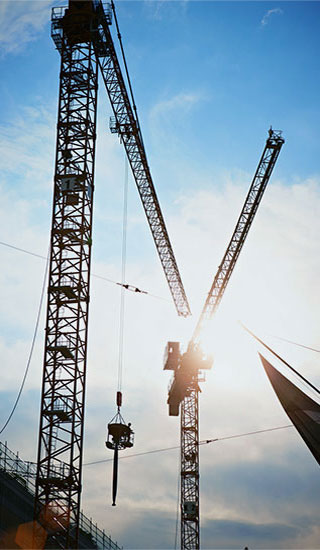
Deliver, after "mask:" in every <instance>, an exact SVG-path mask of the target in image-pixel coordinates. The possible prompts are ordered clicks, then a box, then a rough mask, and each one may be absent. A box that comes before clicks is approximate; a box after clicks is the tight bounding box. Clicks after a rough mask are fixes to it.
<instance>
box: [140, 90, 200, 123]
mask: <svg viewBox="0 0 320 550" xmlns="http://www.w3.org/2000/svg"><path fill="white" fill-rule="evenodd" d="M202 99H203V95H202V94H200V93H198V92H181V93H179V94H176V95H175V96H173V97H171V98H169V99H166V100H162V101H159V102H158V103H156V104H155V105H154V106H153V108H152V109H151V113H150V116H151V118H153V119H154V118H156V117H159V116H166V115H168V114H172V113H174V112H175V111H176V110H178V111H181V112H182V113H188V112H189V111H190V109H192V107H193V106H194V105H196V104H197V103H198V102H199V101H201V100H202Z"/></svg>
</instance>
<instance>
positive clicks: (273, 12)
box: [261, 8, 283, 27]
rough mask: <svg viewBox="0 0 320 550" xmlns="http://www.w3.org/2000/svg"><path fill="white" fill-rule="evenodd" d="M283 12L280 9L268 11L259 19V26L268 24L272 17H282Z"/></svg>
mask: <svg viewBox="0 0 320 550" xmlns="http://www.w3.org/2000/svg"><path fill="white" fill-rule="evenodd" d="M282 14H283V10H282V9H281V8H272V9H271V10H268V11H267V12H266V13H265V14H264V16H263V18H262V19H261V25H262V26H263V27H264V26H265V25H267V24H268V23H269V19H270V17H271V16H272V15H282Z"/></svg>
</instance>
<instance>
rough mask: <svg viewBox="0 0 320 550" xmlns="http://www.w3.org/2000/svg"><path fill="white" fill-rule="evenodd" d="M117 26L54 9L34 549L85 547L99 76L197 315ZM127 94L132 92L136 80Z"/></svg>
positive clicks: (179, 290)
mask: <svg viewBox="0 0 320 550" xmlns="http://www.w3.org/2000/svg"><path fill="white" fill-rule="evenodd" d="M112 9H113V11H114V6H113V5H112ZM111 22H112V11H111V7H110V5H107V6H103V4H102V2H101V0H69V3H68V7H67V8H63V7H58V8H53V11H52V27H51V34H52V38H53V41H54V43H55V45H56V47H57V49H58V51H59V53H60V56H61V69H60V90H59V106H58V123H57V145H56V161H55V175H54V195H53V212H52V228H51V251H50V264H49V286H48V302H47V317H46V329H45V349H44V363H43V381H42V393H41V408H40V425H39V443H38V458H37V476H36V495H35V522H34V525H35V528H34V535H33V536H34V539H33V543H34V545H35V546H36V544H37V540H38V539H39V540H42V541H43V538H47V542H46V547H52V548H58V547H59V548H65V549H70V548H78V531H79V513H80V496H81V474H82V449H83V430H84V405H85V388H86V361H87V341H88V310H89V300H90V295H89V284H90V265H91V248H92V246H91V245H92V207H93V194H94V161H95V143H96V121H97V93H98V71H99V70H100V72H101V74H102V77H103V81H104V84H105V88H106V91H107V93H108V96H109V99H110V103H111V106H112V110H113V114H114V118H113V121H112V125H111V130H112V131H113V132H117V133H118V134H119V136H120V138H121V141H122V143H123V145H124V147H125V150H126V153H127V157H128V160H129V163H130V166H131V169H132V173H133V177H134V179H135V182H136V185H137V188H138V191H139V194H140V197H141V200H142V204H143V207H144V210H145V213H146V216H147V219H148V223H149V226H150V229H151V232H152V235H153V238H154V241H155V244H156V248H157V251H158V253H159V256H160V260H161V263H162V266H163V269H164V272H165V276H166V278H167V281H168V284H169V287H170V291H171V294H172V297H173V300H174V303H175V305H176V309H177V311H178V314H179V315H181V316H187V315H189V313H190V309H189V305H188V302H187V298H186V295H185V291H184V288H183V285H182V282H181V277H180V274H179V270H178V267H177V264H176V260H175V257H174V253H173V250H172V247H171V244H170V240H169V237H168V233H167V230H166V226H165V222H164V219H163V216H162V213H161V209H160V205H159V201H158V199H157V195H156V192H155V189H154V185H153V181H152V177H151V173H150V169H149V165H148V161H147V156H146V152H145V148H144V144H143V140H142V134H141V129H140V125H139V120H138V117H137V114H136V108H135V105H134V103H133V95H132V93H131V98H130V96H129V94H128V92H127V88H126V85H125V80H124V78H123V75H122V73H121V69H120V63H119V60H118V58H117V54H116V50H115V47H114V43H113V40H112V36H111V32H110V25H111ZM129 88H130V92H132V90H131V85H130V81H129ZM41 544H42V543H41ZM38 547H40V546H38Z"/></svg>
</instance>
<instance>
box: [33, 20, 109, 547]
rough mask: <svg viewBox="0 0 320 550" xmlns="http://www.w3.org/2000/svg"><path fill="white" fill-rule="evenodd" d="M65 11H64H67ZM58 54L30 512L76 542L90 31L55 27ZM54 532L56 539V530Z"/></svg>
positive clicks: (88, 209)
mask: <svg viewBox="0 0 320 550" xmlns="http://www.w3.org/2000/svg"><path fill="white" fill-rule="evenodd" d="M70 17H71V16H70ZM58 19H59V10H58V11H54V15H53V39H54V40H55V42H56V44H57V46H58V48H59V50H60V53H61V72H60V97H59V111H58V126H57V152H56V166H55V185H54V204H53V221H52V232H51V258H50V272H49V288H48V309H47V321H46V340H45V356H44V370H43V386H42V400H41V418H40V430H39V450H38V467H37V478H36V508H37V509H36V515H37V517H38V521H39V522H40V523H41V524H42V526H43V527H44V528H45V529H46V531H47V533H48V535H49V537H50V535H51V534H52V535H53V537H54V538H55V539H56V544H57V543H58V544H59V546H61V547H62V548H77V528H78V525H79V513H80V505H79V502H80V493H81V466H82V443H83V421H84V392H85V377H86V351H87V330H88V306H89V281H90V257H91V228H92V199H93V178H94V157H95V139H96V111H97V87H98V86H97V69H98V67H97V63H96V59H95V54H94V50H93V44H92V42H91V40H90V37H89V36H88V37H87V41H84V40H85V38H86V37H83V38H82V40H81V43H79V42H78V41H77V32H78V31H79V29H77V28H75V29H73V31H74V32H73V33H72V27H71V26H70V28H68V19H67V18H65V19H64V25H65V27H64V31H63V32H62V29H61V28H60V29H58V28H57V27H58V26H57V20H58ZM57 532H58V533H59V532H60V534H59V535H58V537H57V538H56V533H57Z"/></svg>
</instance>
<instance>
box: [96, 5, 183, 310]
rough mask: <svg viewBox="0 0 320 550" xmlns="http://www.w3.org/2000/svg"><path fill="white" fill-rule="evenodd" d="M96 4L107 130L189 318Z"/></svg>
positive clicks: (133, 119)
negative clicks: (121, 152)
mask: <svg viewBox="0 0 320 550" xmlns="http://www.w3.org/2000/svg"><path fill="white" fill-rule="evenodd" d="M96 4H97V8H96V9H97V14H98V17H99V19H98V22H99V29H98V33H97V34H95V48H96V52H97V58H98V62H99V67H100V69H101V74H102V77H103V80H104V84H105V87H106V90H107V93H108V96H109V99H110V103H111V106H112V109H113V114H114V119H113V120H112V121H111V126H110V128H111V131H112V132H114V133H118V134H119V136H120V139H121V141H122V143H123V145H124V147H125V150H126V153H127V157H128V160H129V163H130V166H131V170H132V174H133V177H134V180H135V182H136V185H137V188H138V191H139V195H140V198H141V201H142V204H143V207H144V211H145V213H146V216H147V220H148V223H149V226H150V229H151V233H152V236H153V239H154V242H155V245H156V248H157V251H158V254H159V257H160V260H161V263H162V267H163V270H164V272H165V276H166V279H167V281H168V285H169V288H170V291H171V294H172V297H173V300H174V303H175V305H176V309H177V312H178V315H180V316H183V317H187V316H188V315H190V308H189V304H188V300H187V297H186V293H185V290H184V287H183V284H182V281H181V277H180V273H179V270H178V266H177V263H176V260H175V256H174V253H173V250H172V246H171V244H170V239H169V235H168V232H167V229H166V226H165V222H164V219H163V216H162V213H161V209H160V205H159V201H158V198H157V195H156V192H155V188H154V185H153V181H152V176H151V172H150V168H149V165H148V161H147V156H146V152H145V148H144V145H143V140H142V136H141V131H140V127H139V122H138V120H137V119H136V117H135V116H134V113H133V109H132V106H131V103H130V99H129V96H128V93H127V90H126V85H125V82H124V80H123V76H122V72H121V68H120V65H119V61H118V58H117V54H116V50H115V47H114V44H113V41H112V36H111V33H110V29H109V18H108V16H107V15H106V14H105V13H104V10H103V6H102V4H101V2H97V3H96Z"/></svg>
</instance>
